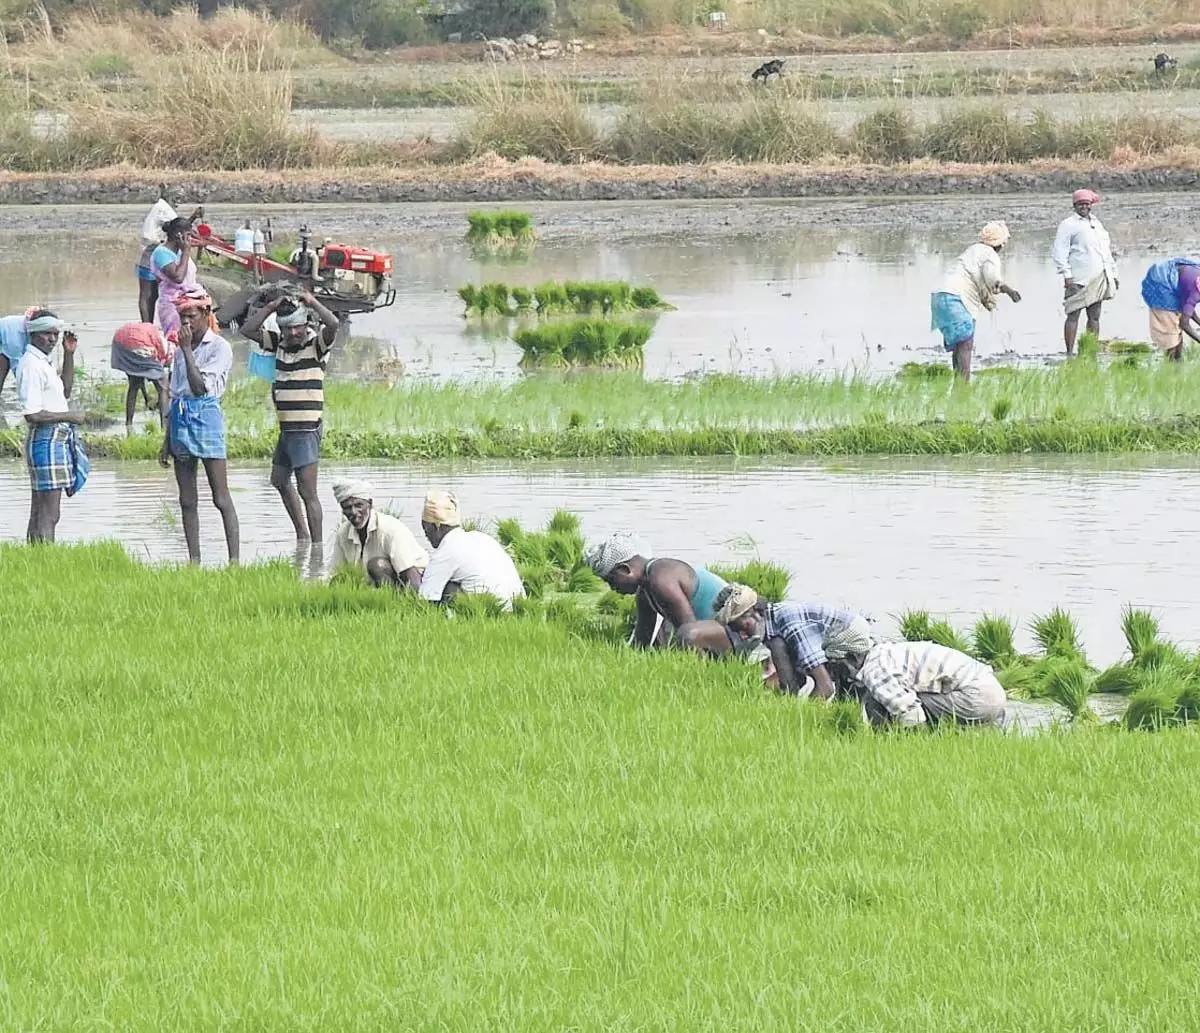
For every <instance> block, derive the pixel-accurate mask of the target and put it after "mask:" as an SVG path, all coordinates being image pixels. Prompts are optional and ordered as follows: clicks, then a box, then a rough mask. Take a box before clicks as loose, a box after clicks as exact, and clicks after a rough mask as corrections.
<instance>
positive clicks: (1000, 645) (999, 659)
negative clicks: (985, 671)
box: [971, 614, 1017, 667]
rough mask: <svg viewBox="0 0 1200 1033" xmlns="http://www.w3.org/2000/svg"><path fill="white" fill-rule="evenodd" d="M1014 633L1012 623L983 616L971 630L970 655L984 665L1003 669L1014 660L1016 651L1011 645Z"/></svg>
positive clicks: (1012, 644)
mask: <svg viewBox="0 0 1200 1033" xmlns="http://www.w3.org/2000/svg"><path fill="white" fill-rule="evenodd" d="M1015 633H1016V629H1015V628H1014V627H1013V623H1012V621H1010V620H1007V619H1005V618H1004V617H998V616H994V615H988V614H985V615H984V616H982V617H980V618H979V620H977V621H976V622H975V627H974V628H973V629H972V630H971V639H972V649H971V653H972V655H973V656H975V657H976V658H977V659H979V660H982V661H983V662H984V663H986V664H991V665H992V666H993V667H1003V666H1004V665H1006V664H1009V663H1011V662H1012V661H1013V660H1015V659H1016V656H1017V649H1016V646H1015V645H1014V643H1013V636H1014V635H1015Z"/></svg>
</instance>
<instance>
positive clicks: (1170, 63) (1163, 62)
mask: <svg viewBox="0 0 1200 1033" xmlns="http://www.w3.org/2000/svg"><path fill="white" fill-rule="evenodd" d="M1174 67H1175V58H1173V57H1172V56H1171V55H1170V54H1155V55H1154V70H1155V71H1156V72H1157V73H1158V74H1159V75H1162V73H1163V72H1165V71H1166V70H1167V69H1168V68H1174Z"/></svg>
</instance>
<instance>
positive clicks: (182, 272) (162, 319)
mask: <svg viewBox="0 0 1200 1033" xmlns="http://www.w3.org/2000/svg"><path fill="white" fill-rule="evenodd" d="M191 231H192V224H191V223H190V222H189V221H188V220H187V219H182V218H180V219H172V220H171V221H170V222H168V223H167V224H166V225H165V226H163V232H164V233H166V235H167V241H166V243H165V244H159V245H158V247H156V248H155V249H154V254H153V255H151V256H150V268H151V270H153V272H154V276H155V278H156V279H157V280H158V303H157V305H155V308H154V318H155V322H157V323H158V327H159V329H160V330H162V332H163V333H164V334H167V335H170V334H172V332H174V331H178V330H179V312H178V311H177V310H176V308H175V299H176V298H178V297H179V296H180V295H181V294H184V293H186V292H187V291H190V290H195V289H196V287H197V286H198V284H197V282H196V263H195V262H194V261H193V260H192V256H191V255H190V254H189V248H188V237H189V236H190V235H191Z"/></svg>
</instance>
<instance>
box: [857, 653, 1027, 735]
mask: <svg viewBox="0 0 1200 1033" xmlns="http://www.w3.org/2000/svg"><path fill="white" fill-rule="evenodd" d="M855 681H856V682H857V683H858V685H859V686H860V687H861V689H862V690H863V710H864V711H865V713H866V717H867V719H868V720H869V721H870V722H871V724H879V725H882V724H899V725H902V726H904V727H908V728H916V727H919V726H921V725H926V724H937V723H939V722H941V721H953V722H955V723H957V724H964V725H981V724H999V723H1000V721H1001V719H1002V718H1003V717H1004V704H1005V702H1006V699H1007V697H1006V696H1005V694H1004V688H1003V686H1001V684H1000V682H999V681H997V680H996V675H995V673H994V672H993V671H992V669H991V668H990V667H989V666H988V665H987V664H985V663H980V661H978V660H976V659H974V658H973V657H970V656H967V654H966V653H962V652H959V651H958V650H957V649H950V648H949V647H948V646H941V645H938V644H937V643H936V642H881V643H879V644H878V645H875V646H873V647H872V648H871V649H870V650H869V651H868V653H867V655H866V657H865V658H864V659H863V662H862V666H861V667H860V668H859V670H858V674H857V675H856V676H855Z"/></svg>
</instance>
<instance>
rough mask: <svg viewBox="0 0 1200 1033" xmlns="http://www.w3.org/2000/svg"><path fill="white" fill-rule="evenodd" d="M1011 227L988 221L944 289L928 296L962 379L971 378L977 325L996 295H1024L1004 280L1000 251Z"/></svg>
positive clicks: (934, 322)
mask: <svg viewBox="0 0 1200 1033" xmlns="http://www.w3.org/2000/svg"><path fill="white" fill-rule="evenodd" d="M1008 238H1009V232H1008V227H1007V226H1006V225H1005V224H1004V223H1003V222H989V223H988V224H987V225H986V226H984V227H983V230H982V231H981V232H980V234H979V243H978V244H972V245H971V246H970V247H969V248H967V250H966V251H964V252H963V253H962V254H961V255H959V256H958V258H957V259H955V261H954V265H953V266H951V267H950V271H949V272H948V273H947V274H946V279H945V280H944V281H943V282H942V289H941V290H939V291H935V292H934V293H933V294H932V295H931V296H930V299H929V308H930V314H931V317H932V319H931V326H930V329H933V330H937V331H940V333H941V335H942V341H943V344H944V345H945V348H946V351H948V352H950V353H951V354H952V357H953V363H954V372H955V373H957V374H958V375H959V376H960V377H962V379H963V380H970V379H971V352H972V351H973V350H974V347H975V328H976V325H977V322H978V320H979V319H981V318H982V317H983V313H984V312H985V311H988V312H990V311H991V310H992V309H994V308H995V307H996V298H997V296H998V295H1000V294H1007V295H1008V296H1009V297H1010V298H1012V300H1013V301H1014V302H1016V301H1020V300H1021V295H1020V294H1019V293H1017V291H1015V290H1014V289H1013V288H1012V287H1009V286H1007V285H1006V284H1005V283H1004V270H1003V268H1002V266H1001V264H1000V252H1001V251H1002V250H1004V245H1005V244H1007V243H1008Z"/></svg>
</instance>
